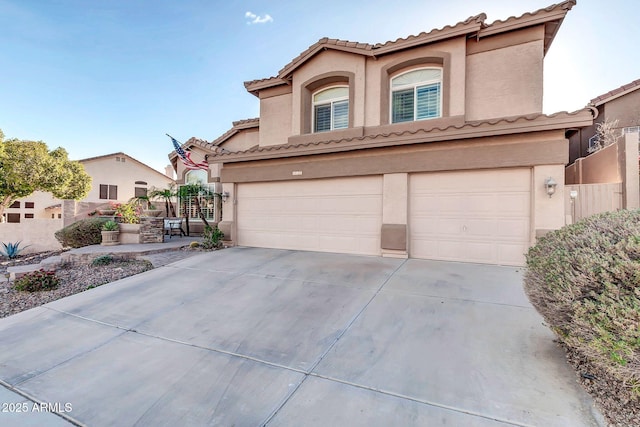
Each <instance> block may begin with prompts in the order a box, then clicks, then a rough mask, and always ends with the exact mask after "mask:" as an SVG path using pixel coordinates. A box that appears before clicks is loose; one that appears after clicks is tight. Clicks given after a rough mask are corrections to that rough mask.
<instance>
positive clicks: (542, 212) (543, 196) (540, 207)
mask: <svg viewBox="0 0 640 427" xmlns="http://www.w3.org/2000/svg"><path fill="white" fill-rule="evenodd" d="M532 172H533V173H532V177H531V179H532V182H531V197H532V203H531V206H532V207H533V212H532V218H531V223H532V227H531V228H532V232H533V235H532V236H531V237H532V238H531V241H532V242H535V238H536V237H540V236H542V235H544V234H545V233H546V232H547V231H549V230H557V229H558V228H561V227H563V226H564V224H565V210H564V165H562V164H559V165H542V166H534V167H533V171H532ZM548 178H553V179H554V180H555V181H556V182H557V183H558V185H557V187H556V192H555V194H554V195H553V196H551V197H549V195H548V194H547V191H546V187H545V181H546V180H547V179H548Z"/></svg>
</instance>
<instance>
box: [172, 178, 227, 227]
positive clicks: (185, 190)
mask: <svg viewBox="0 0 640 427" xmlns="http://www.w3.org/2000/svg"><path fill="white" fill-rule="evenodd" d="M220 196H221V195H220V194H219V193H215V192H213V191H211V190H209V189H208V188H207V187H206V186H204V185H202V184H186V185H181V186H180V188H179V189H178V197H179V198H180V202H181V203H182V215H183V216H184V218H185V225H186V227H187V235H188V234H189V214H188V212H187V201H188V200H191V201H193V204H194V205H195V207H196V214H197V215H198V216H199V217H200V219H201V220H202V222H203V223H204V226H205V229H206V228H207V227H209V228H212V227H211V225H210V224H209V221H207V218H206V217H205V215H204V212H202V206H201V204H200V198H201V197H208V198H215V197H220Z"/></svg>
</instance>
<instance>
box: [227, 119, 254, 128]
mask: <svg viewBox="0 0 640 427" xmlns="http://www.w3.org/2000/svg"><path fill="white" fill-rule="evenodd" d="M259 125H260V118H259V117H254V118H252V119H242V120H238V121H235V122H233V127H234V128H236V129H247V128H252V127H257V126H259Z"/></svg>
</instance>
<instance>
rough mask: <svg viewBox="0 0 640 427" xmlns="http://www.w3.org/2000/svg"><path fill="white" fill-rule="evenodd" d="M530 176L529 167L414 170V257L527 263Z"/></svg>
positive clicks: (411, 207)
mask: <svg viewBox="0 0 640 427" xmlns="http://www.w3.org/2000/svg"><path fill="white" fill-rule="evenodd" d="M530 178H531V172H530V170H529V169H505V170H486V171H460V172H442V173H423V174H413V175H411V176H410V181H409V189H410V190H409V191H410V195H409V218H410V220H409V222H410V224H409V228H410V236H409V239H410V240H409V241H410V256H412V257H416V258H429V259H441V260H450V261H470V262H480V263H492V264H507V265H523V264H524V252H525V251H526V249H527V247H528V242H529V237H530V203H531V201H530V197H531V196H530V186H531V179H530Z"/></svg>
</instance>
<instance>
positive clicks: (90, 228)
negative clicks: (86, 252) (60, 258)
mask: <svg viewBox="0 0 640 427" xmlns="http://www.w3.org/2000/svg"><path fill="white" fill-rule="evenodd" d="M106 221H107V220H106V219H104V218H87V219H81V220H80V221H77V222H74V223H73V224H71V225H68V226H66V227H65V228H63V229H62V230H58V231H56V232H55V236H56V239H58V242H60V244H61V245H62V246H63V247H65V248H81V247H83V246H89V245H98V244H100V242H101V241H102V234H101V233H100V231H101V230H102V225H103V224H104V223H105V222H106Z"/></svg>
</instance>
